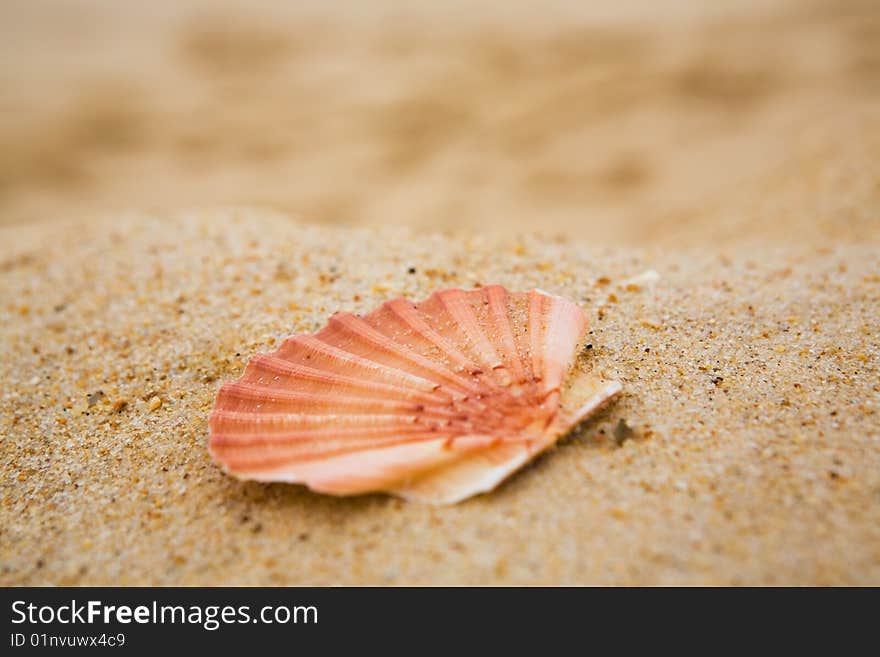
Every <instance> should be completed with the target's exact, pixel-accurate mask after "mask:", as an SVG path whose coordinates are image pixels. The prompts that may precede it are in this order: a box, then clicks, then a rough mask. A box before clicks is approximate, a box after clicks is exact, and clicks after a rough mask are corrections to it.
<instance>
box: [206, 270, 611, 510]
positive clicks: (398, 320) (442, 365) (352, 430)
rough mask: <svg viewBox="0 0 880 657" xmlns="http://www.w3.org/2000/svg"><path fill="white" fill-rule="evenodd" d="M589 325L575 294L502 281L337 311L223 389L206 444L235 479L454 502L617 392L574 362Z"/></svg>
mask: <svg viewBox="0 0 880 657" xmlns="http://www.w3.org/2000/svg"><path fill="white" fill-rule="evenodd" d="M586 329H587V317H586V315H585V313H584V312H583V311H582V310H581V309H580V308H578V307H577V306H576V305H574V304H573V303H571V302H569V301H566V300H565V299H563V298H561V297H558V296H554V295H551V294H548V293H546V292H542V291H540V290H533V291H531V292H508V291H507V290H506V289H505V288H503V287H501V286H498V285H493V286H489V287H483V288H480V289H476V290H469V291H465V290H459V289H449V290H443V291H440V292H436V293H434V294H433V295H432V296H431V297H430V298H428V299H427V300H426V301H423V302H421V303H412V302H410V301H407V300H406V299H394V300H392V301H388V302H386V303H384V304H382V305H381V306H380V307H379V308H377V309H376V310H374V311H373V312H371V313H369V314H367V315H364V316H358V315H353V314H350V313H345V312H339V313H336V314H335V315H333V316H332V317H331V318H330V320H329V322H328V324H327V326H325V327H324V328H323V329H322V330H320V331H318V333H316V334H314V335H295V336H292V337H290V338H288V339H287V340H285V341H284V343H283V344H282V345H281V348H280V349H278V350H277V351H276V352H274V353H272V354H259V355H256V356H254V357H253V358H252V359H251V360H250V362H249V363H248V366H247V368H246V369H245V372H244V375H243V376H242V377H241V378H240V379H238V380H237V381H233V382H230V383H225V384H224V385H223V386H222V387H221V388H220V391H219V393H218V394H217V400H216V403H215V405H214V411H213V413H212V414H211V420H210V425H211V437H210V441H209V450H210V453H211V455H212V456H213V457H214V459H215V460H216V461H217V462H218V463H219V464H220V465H221V466H222V467H223V468H224V469H225V470H226V471H227V472H228V473H230V474H232V475H235V476H236V477H239V478H242V479H253V480H257V481H282V482H291V483H300V484H305V485H307V486H308V487H309V488H311V489H312V490H315V491H319V492H322V493H331V494H335V495H351V494H357V493H366V492H370V491H386V492H390V493H393V494H396V495H400V496H402V497H405V498H408V499H415V500H419V501H423V502H428V503H434V504H449V503H454V502H457V501H460V500H463V499H465V498H467V497H470V496H471V495H475V494H477V493H481V492H484V491H488V490H491V489H492V488H494V487H495V486H496V485H498V483H499V482H501V481H502V480H503V479H504V478H505V477H507V476H508V475H510V474H511V473H512V472H514V471H515V470H517V469H518V468H520V467H522V466H523V465H524V464H525V463H526V462H528V461H529V460H530V459H532V458H533V457H534V456H535V455H536V454H538V453H540V452H541V451H543V450H544V449H546V448H547V447H549V446H550V445H553V444H554V443H555V442H556V441H557V440H558V439H559V438H560V437H561V436H563V435H565V434H566V433H568V432H569V431H570V430H571V429H572V428H573V427H574V426H575V425H577V424H578V423H579V422H581V421H582V420H583V419H584V418H586V417H587V416H589V415H590V414H591V413H593V412H594V411H595V410H596V409H597V408H599V407H600V406H601V405H602V404H604V403H605V402H607V401H608V400H609V399H611V398H613V397H614V396H615V395H616V394H617V393H618V392H620V384H619V383H618V382H616V381H604V380H602V379H600V378H598V377H597V376H595V375H593V374H590V373H584V372H582V371H580V369H578V368H573V367H572V364H573V362H574V360H575V358H576V356H577V348H578V344H579V342H580V341H581V339H582V338H583V337H584V335H585V333H586Z"/></svg>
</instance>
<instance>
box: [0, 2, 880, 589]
mask: <svg viewBox="0 0 880 657" xmlns="http://www.w3.org/2000/svg"><path fill="white" fill-rule="evenodd" d="M280 5H281V3H255V2H247V3H246V2H236V1H235V0H222V2H187V3H175V2H165V1H162V2H152V3H135V2H96V1H88V0H83V1H78V2H70V1H61V0H59V1H56V2H25V1H19V0H6V1H5V2H3V4H2V6H0V290H2V292H0V295H2V296H0V343H2V344H0V374H2V377H3V380H4V382H5V385H4V390H3V391H0V422H2V425H0V430H2V461H0V471H2V472H0V474H2V484H0V486H2V488H0V582H2V583H4V584H340V583H343V584H457V583H462V584H503V583H544V584H554V583H573V584H588V583H605V584H656V583H666V584H685V583H690V584H864V583H872V584H878V583H880V411H878V398H880V374H878V372H880V339H878V329H877V327H878V322H880V273H878V272H880V259H878V258H880V256H878V253H880V165H878V163H880V5H878V4H877V3H876V2H871V1H861V0H847V1H843V2H833V1H830V0H829V1H817V2H813V1H809V2H794V1H792V2H785V1H773V2H757V1H752V0H747V1H744V2H736V3H733V2H730V3H699V2H694V1H693V0H663V1H661V2H645V1H644V0H638V1H633V2H625V1H624V2H616V3H610V5H609V3H603V4H601V5H600V4H599V3H578V2H561V1H556V0H551V1H550V2H542V3H540V4H538V3H534V4H533V5H531V6H528V5H525V4H521V3H500V2H497V0H496V1H494V2H488V3H469V2H459V1H453V2H443V3H439V2H438V3H427V2H417V3H393V2H389V1H388V0H381V1H380V2H374V3H355V2H347V1H346V2H335V3H320V2H315V1H311V0H310V1H308V2H297V3H290V4H287V5H285V6H280ZM649 268H650V269H655V270H657V271H658V272H659V273H660V276H661V278H660V280H659V281H658V282H657V283H656V284H655V285H653V286H641V287H640V286H629V287H628V286H626V285H625V284H623V283H622V282H623V281H625V280H627V279H628V278H629V277H632V276H634V275H637V274H639V273H641V272H643V271H645V270H646V269H649ZM410 270H413V273H410ZM490 282H491V283H495V282H497V283H502V284H505V285H507V286H509V287H512V288H518V289H527V288H529V287H541V288H543V289H547V290H549V291H552V292H557V293H559V294H563V295H565V296H567V297H569V298H571V299H574V300H576V301H578V302H579V303H582V304H583V305H584V307H585V308H589V309H590V312H591V313H592V316H593V320H594V333H593V334H591V335H592V339H593V345H592V346H593V348H592V349H591V350H590V351H589V353H588V354H585V356H584V358H583V359H582V361H581V363H580V365H579V366H581V367H596V368H599V369H600V370H602V371H604V372H606V373H607V374H608V375H609V376H614V377H616V378H619V379H620V380H622V381H623V383H624V390H625V394H624V396H623V398H622V399H621V400H620V401H619V402H617V403H616V404H615V405H614V406H612V407H611V408H609V409H607V411H605V412H604V413H603V414H602V415H601V416H600V417H599V418H597V419H596V420H595V421H593V422H590V423H588V424H587V425H586V426H585V427H584V428H583V429H582V431H581V432H580V433H579V434H578V435H576V436H574V437H572V438H571V439H569V440H567V441H566V442H564V443H563V444H562V445H561V446H560V447H559V448H558V449H556V450H553V452H552V453H550V454H548V455H546V456H544V457H542V458H540V459H539V460H538V461H537V463H535V465H534V466H531V467H529V468H528V469H527V470H526V471H524V472H522V473H520V474H519V475H517V476H515V477H514V478H512V480H511V481H510V482H508V483H506V484H505V485H504V486H502V487H501V489H500V490H498V491H496V492H495V493H493V494H491V495H485V496H480V497H478V498H476V499H474V500H471V501H468V502H466V503H464V504H461V505H459V506H456V507H453V508H448V509H432V508H428V507H421V506H418V505H411V504H405V503H403V502H400V501H399V500H394V499H391V498H388V497H384V496H365V497H360V498H355V499H334V498H328V497H325V496H319V495H314V494H312V493H309V492H308V491H305V490H304V489H302V488H300V487H296V486H283V485H269V486H264V485H257V484H249V483H242V482H238V481H236V480H234V479H232V478H230V477H227V476H225V475H223V474H222V473H221V472H220V471H219V469H218V468H217V467H216V466H214V465H213V464H212V463H211V461H210V459H209V457H208V455H207V451H206V450H205V441H206V438H207V423H206V420H207V415H208V413H209V412H210V409H211V405H212V402H213V397H214V394H215V392H216V389H217V387H218V385H219V383H220V382H221V381H223V380H226V379H230V378H235V377H237V376H238V375H239V374H240V372H241V370H242V368H243V367H244V364H245V363H246V362H247V359H248V358H249V357H250V356H251V355H252V354H254V353H258V352H264V351H269V350H271V349H273V345H275V344H277V341H278V340H281V339H283V338H284V337H285V336H287V335H289V334H291V333H292V332H295V331H314V330H316V329H317V328H319V327H320V326H321V325H322V324H323V322H324V321H326V318H327V316H328V314H330V313H331V312H333V311H334V310H336V309H339V308H344V309H347V310H353V311H356V312H363V311H367V310H369V309H371V308H372V307H374V306H375V305H376V304H377V303H379V302H381V301H382V300H384V299H386V298H388V297H390V296H395V295H399V294H405V295H408V296H411V297H413V298H421V297H424V296H425V295H427V294H429V293H430V292H431V291H432V290H435V289H439V288H442V287H449V286H473V285H475V284H479V283H490ZM157 404H158V405H157ZM621 421H623V422H624V425H621Z"/></svg>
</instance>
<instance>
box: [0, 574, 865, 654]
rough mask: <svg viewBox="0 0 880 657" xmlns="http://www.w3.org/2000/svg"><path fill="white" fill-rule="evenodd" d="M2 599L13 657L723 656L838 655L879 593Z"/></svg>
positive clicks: (277, 591) (24, 594) (40, 594)
mask: <svg viewBox="0 0 880 657" xmlns="http://www.w3.org/2000/svg"><path fill="white" fill-rule="evenodd" d="M863 594H867V595H863ZM2 597H3V601H2V604H3V608H4V609H3V613H2V616H3V619H4V630H5V633H4V636H3V637H2V642H3V644H5V649H3V651H2V653H3V654H9V655H14V654H18V653H25V652H32V651H36V650H40V651H43V650H47V649H49V650H53V651H58V650H60V651H62V652H63V653H68V652H69V651H70V650H74V651H79V650H85V649H88V650H89V651H95V650H108V651H113V652H115V651H129V650H132V649H134V650H135V651H136V652H140V651H141V650H145V649H148V650H151V651H155V650H157V649H158V650H161V649H169V650H173V649H175V648H180V647H183V646H189V645H194V646H198V647H199V648H200V649H210V648H220V649H224V650H227V649H236V648H252V649H253V648H261V647H262V648H267V649H268V648H270V647H273V646H274V647H276V648H279V647H284V648H287V649H290V650H299V649H302V648H310V649H316V650H320V651H321V652H322V653H326V652H327V651H328V650H333V649H338V650H342V649H343V648H346V647H349V648H350V647H351V646H352V642H354V644H355V645H359V646H361V647H363V648H365V649H366V648H369V649H371V650H375V649H382V648H386V649H387V648H392V647H393V648H396V649H401V648H403V649H405V650H407V651H408V652H413V653H418V652H422V651H425V650H428V649H430V650H429V652H434V651H435V650H436V649H438V648H446V649H450V650H454V651H455V654H460V653H464V654H467V653H469V652H471V648H473V642H474V641H479V642H480V643H483V644H484V645H486V646H491V647H493V648H494V649H495V650H494V651H493V653H494V652H497V650H498V649H500V648H501V647H504V646H507V647H512V648H523V647H525V646H535V647H540V646H545V647H546V645H547V644H555V645H558V644H559V642H561V641H562V642H565V644H566V645H568V646H571V647H572V648H577V651H578V652H587V651H592V650H599V649H602V648H601V647H602V646H605V649H607V647H608V646H609V645H612V646H613V647H614V648H615V651H616V650H617V649H620V648H626V647H635V646H644V645H650V646H654V647H657V646H661V645H667V646H669V645H679V646H683V645H693V644H694V642H695V641H696V640H697V638H698V637H700V636H709V637H711V641H712V642H713V644H717V645H718V646H719V647H720V646H721V645H723V646H724V647H727V648H729V647H731V646H735V645H739V646H741V647H743V648H746V647H752V648H756V647H758V646H759V645H760V646H762V647H766V646H767V645H768V643H776V642H779V643H780V645H785V646H787V647H791V645H792V644H794V643H800V642H806V643H807V644H809V645H810V646H811V647H812V648H816V647H817V646H818V645H820V642H822V641H825V642H826V645H827V646H828V647H829V648H831V647H834V646H836V647H837V648H840V647H841V646H842V645H845V644H848V643H849V642H850V641H851V640H853V639H854V638H855V637H856V636H857V635H858V634H859V633H860V632H862V633H864V632H866V631H868V630H869V628H872V627H873V622H874V621H873V619H874V614H875V612H874V609H876V605H875V603H876V602H877V592H876V590H862V591H859V590H849V591H845V590H832V589H825V590H806V589H801V590H793V589H788V590H760V591H759V590H747V589H738V590H717V589H699V590H685V589H574V588H560V589H548V588H528V589H517V588H478V589H473V588H358V589H354V588H283V589H282V588H155V589H151V588H138V589H129V588H125V589H123V588H67V589H31V588H20V589H17V588H7V589H3V595H2ZM609 641H611V644H609V643H608V642H609ZM756 642H757V643H756ZM705 649H706V650H711V649H712V646H709V645H706V646H705Z"/></svg>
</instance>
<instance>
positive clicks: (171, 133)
mask: <svg viewBox="0 0 880 657" xmlns="http://www.w3.org/2000/svg"><path fill="white" fill-rule="evenodd" d="M0 36H2V38H0V61H2V65H0V111H2V115H0V152H2V154H3V155H2V160H0V221H2V222H3V223H10V222H22V221H26V222H29V221H34V220H41V221H45V220H51V219H53V218H58V217H70V216H88V217H91V216H95V215H96V214H108V213H112V212H114V211H116V210H119V209H131V208H133V207H135V208H145V207H146V208H153V209H163V208H165V209H172V210H178V209H180V208H182V207H193V206H195V207H205V206H206V205H211V206H214V205H222V204H233V205H249V206H254V205H259V206H264V207H271V208H274V209H280V210H283V211H286V212H288V213H290V214H292V215H294V216H296V217H300V218H302V219H305V220H307V221H314V222H320V223H340V222H341V223H345V224H366V225H380V224H388V223H391V224H409V225H415V226H418V227H424V228H430V229H445V228H457V227H479V228H480V229H481V230H485V229H487V228H495V229H499V230H505V229H508V228H511V227H513V228H524V229H534V228H539V229H543V230H553V231H557V232H559V233H561V234H565V235H570V236H577V237H579V238H584V239H588V240H593V241H600V242H602V243H610V242H613V243H620V244H631V243H642V244H655V243H658V242H660V243H664V244H669V245H684V244H698V243H700V242H701V241H704V240H705V239H707V238H709V239H712V240H714V241H717V240H730V239H735V238H740V237H743V236H744V234H749V233H751V234H753V233H755V232H756V231H760V232H761V235H762V237H761V239H762V240H765V239H767V238H771V239H774V240H778V241H780V242H786V241H793V240H797V239H804V238H809V237H818V238H824V239H835V240H836V239H855V240H861V239H864V238H866V237H869V236H876V235H877V222H876V221H871V219H872V218H873V217H871V216H870V214H871V213H870V212H869V211H868V210H869V209H870V210H876V208H877V205H876V199H877V183H878V180H877V167H876V162H877V160H878V158H880V145H878V142H880V137H878V135H880V125H878V116H877V114H878V113H877V111H876V108H877V105H878V102H880V45H878V44H880V10H878V9H877V4H876V3H875V2H871V1H870V0H866V1H861V0H855V1H844V2H836V1H828V2H813V1H806V2H805V1H796V2H779V1H774V2H763V1H761V2H759V1H754V0H747V1H745V2H723V3H701V2H693V1H692V0H663V1H661V2H644V1H642V0H638V1H635V2H633V1H623V2H615V3H581V2H560V1H558V0H551V1H550V2H542V3H530V4H528V5H527V4H525V3H504V4H503V5H502V4H499V3H497V2H489V3H486V2H478V3H471V2H459V1H454V2H438V3H429V2H418V3H394V2H388V1H383V2H378V3H368V4H367V3H358V2H333V3H322V2H313V1H309V2H296V3H254V2H236V1H235V0H223V2H186V3H177V2H151V3H136V2H112V3H111V2H93V1H78V2H70V1H56V2H30V1H18V0H7V1H6V2H4V3H3V8H2V24H0ZM872 202H873V205H870V206H868V207H866V204H870V203H872Z"/></svg>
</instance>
